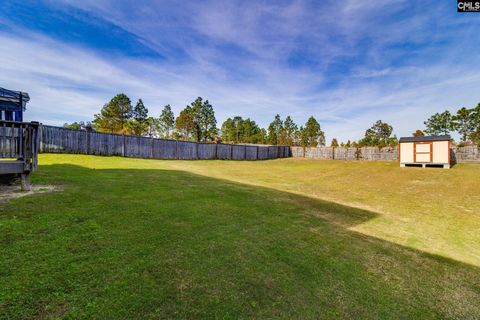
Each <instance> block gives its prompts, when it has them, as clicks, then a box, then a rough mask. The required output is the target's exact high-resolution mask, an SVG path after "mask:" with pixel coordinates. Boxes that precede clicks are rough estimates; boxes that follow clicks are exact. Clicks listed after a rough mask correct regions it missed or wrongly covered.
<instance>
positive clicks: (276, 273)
mask: <svg viewBox="0 0 480 320" xmlns="http://www.w3.org/2000/svg"><path fill="white" fill-rule="evenodd" d="M34 181H36V182H37V183H40V184H50V185H56V186H61V188H62V190H63V191H62V192H55V193H50V194H43V195H34V196H32V197H28V198H22V199H17V200H14V201H10V202H9V203H7V204H5V205H3V206H2V207H0V249H1V252H2V259H0V270H1V271H0V292H1V293H0V310H2V314H3V315H4V316H5V317H6V318H49V317H57V318H62V317H70V318H106V317H108V318H222V319H229V318H231V319H239V318H288V319H291V318H303V319H317V318H324V319H330V318H331V319H338V318H362V319H363V318H371V319H379V318H380V319H382V318H384V319H387V318H398V319H400V318H404V319H412V318H422V319H428V318H432V319H433V318H472V319H474V318H478V317H480V305H479V304H478V303H477V302H478V301H480V270H479V268H477V267H475V266H471V265H468V264H464V263H460V262H458V261H454V260H451V259H448V258H444V257H440V256H436V255H432V254H427V253H424V252H421V251H418V250H414V249H411V248H406V247H403V246H400V245H397V244H394V243H391V242H387V241H384V240H381V239H377V238H373V237H370V236H367V235H364V234H360V233H357V232H354V231H352V230H350V228H351V227H353V226H356V225H358V224H362V223H365V222H366V221H368V220H370V219H374V218H375V217H377V216H378V214H377V213H375V212H371V211H367V210H361V209H357V208H352V207H348V206H344V205H339V204H336V203H332V202H328V201H322V200H318V199H314V198H309V197H305V196H301V195H297V194H293V193H288V192H282V191H278V190H272V189H269V188H265V187H258V186H251V185H245V184H241V183H235V182H231V181H226V180H221V179H213V178H209V177H205V176H200V175H195V174H192V173H187V172H183V171H173V170H153V169H152V170H151V169H100V170H95V169H89V168H85V167H80V166H74V165H50V166H42V167H41V168H40V171H39V172H38V173H37V174H36V175H35V176H34Z"/></svg>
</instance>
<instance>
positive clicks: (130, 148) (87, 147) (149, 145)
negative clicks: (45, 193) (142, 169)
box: [41, 126, 289, 160]
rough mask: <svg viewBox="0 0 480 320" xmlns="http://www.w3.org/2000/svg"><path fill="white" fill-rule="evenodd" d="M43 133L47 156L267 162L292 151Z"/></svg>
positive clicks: (52, 131) (57, 129)
mask: <svg viewBox="0 0 480 320" xmlns="http://www.w3.org/2000/svg"><path fill="white" fill-rule="evenodd" d="M41 130H42V134H41V152H44V153H79V154H92V155H102V156H123V157H132V158H146V159H181V160H197V159H204V160H208V159H224V160H264V159H273V158H281V157H285V154H288V152H289V147H285V146H253V145H231V144H221V143H219V144H216V143H196V142H189V141H176V140H165V139H154V138H147V137H137V136H129V135H119V134H109V133H100V132H92V131H85V130H72V129H66V128H60V127H53V126H42V128H41ZM260 150H261V151H260ZM286 150H287V151H286Z"/></svg>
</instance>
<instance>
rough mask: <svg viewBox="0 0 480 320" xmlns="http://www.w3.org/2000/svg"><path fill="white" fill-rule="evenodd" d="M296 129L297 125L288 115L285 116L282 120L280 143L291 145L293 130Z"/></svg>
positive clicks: (293, 136) (292, 143)
mask: <svg viewBox="0 0 480 320" xmlns="http://www.w3.org/2000/svg"><path fill="white" fill-rule="evenodd" d="M297 130H298V127H297V125H296V124H295V122H293V120H292V118H291V117H290V116H287V117H286V118H285V121H284V122H283V130H282V139H281V140H282V141H281V144H286V145H288V146H293V145H294V142H295V132H296V131H297Z"/></svg>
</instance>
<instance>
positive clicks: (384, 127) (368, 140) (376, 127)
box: [359, 120, 395, 147]
mask: <svg viewBox="0 0 480 320" xmlns="http://www.w3.org/2000/svg"><path fill="white" fill-rule="evenodd" d="M392 132H393V127H392V126H391V125H389V124H388V123H386V122H383V121H382V120H378V121H377V122H375V123H374V124H373V126H372V127H371V128H369V129H367V131H365V137H364V138H363V139H362V140H360V142H359V144H360V145H364V146H376V147H384V146H387V145H389V144H390V143H392V144H395V143H394V141H393V140H390V136H391V135H392Z"/></svg>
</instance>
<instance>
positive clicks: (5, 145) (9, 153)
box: [0, 120, 40, 172]
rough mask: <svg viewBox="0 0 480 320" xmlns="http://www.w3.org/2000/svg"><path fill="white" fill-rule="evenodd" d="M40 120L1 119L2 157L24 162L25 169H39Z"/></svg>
mask: <svg viewBox="0 0 480 320" xmlns="http://www.w3.org/2000/svg"><path fill="white" fill-rule="evenodd" d="M38 127H39V124H38V122H17V121H4V120H0V159H7V160H16V161H23V162H24V171H25V172H31V171H35V170H36V169H37V164H38V151H39V145H40V136H39V133H38Z"/></svg>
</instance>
